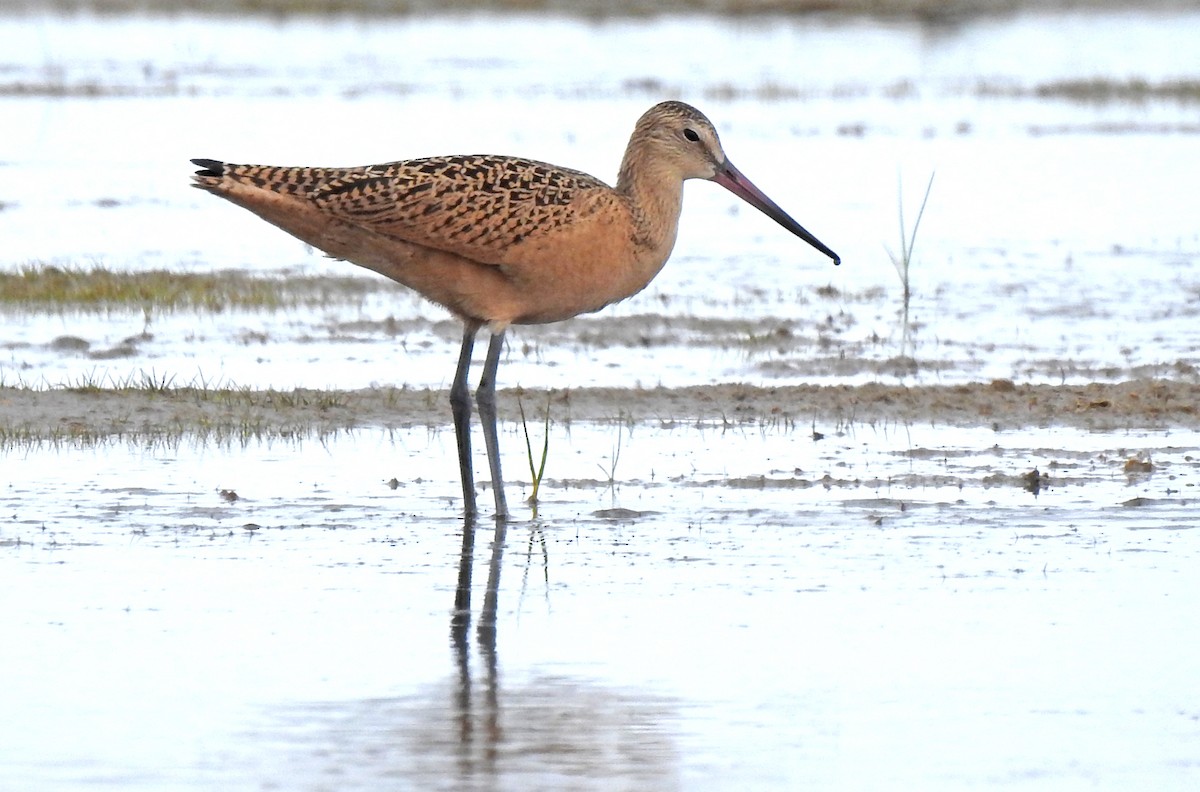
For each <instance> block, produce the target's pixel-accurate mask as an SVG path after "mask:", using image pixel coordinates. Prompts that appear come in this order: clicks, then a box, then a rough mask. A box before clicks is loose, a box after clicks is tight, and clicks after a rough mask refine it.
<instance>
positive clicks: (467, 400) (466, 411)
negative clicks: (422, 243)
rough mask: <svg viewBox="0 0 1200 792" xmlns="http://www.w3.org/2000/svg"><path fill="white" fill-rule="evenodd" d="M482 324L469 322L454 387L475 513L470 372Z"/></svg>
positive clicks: (469, 503) (461, 456) (461, 464)
mask: <svg viewBox="0 0 1200 792" xmlns="http://www.w3.org/2000/svg"><path fill="white" fill-rule="evenodd" d="M479 327H480V326H479V324H477V323H475V322H468V323H467V327H466V330H464V331H463V341H462V350H461V351H460V352H459V353H458V368H457V369H456V370H455V372H454V383H453V384H452V385H451V386H450V410H451V412H452V413H453V414H454V434H455V436H456V437H457V438H458V472H459V474H460V475H461V477H462V488H463V512H464V514H465V515H466V517H468V518H472V517H474V516H475V513H476V512H475V474H474V472H473V471H472V467H471V389H470V386H468V385H467V375H468V374H469V373H470V370H471V350H472V349H474V348H475V334H476V333H477V332H479Z"/></svg>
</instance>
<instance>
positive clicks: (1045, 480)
mask: <svg viewBox="0 0 1200 792" xmlns="http://www.w3.org/2000/svg"><path fill="white" fill-rule="evenodd" d="M1021 480H1022V481H1023V482H1025V489H1026V490H1028V491H1029V492H1032V493H1033V494H1034V495H1037V494H1038V493H1039V492H1041V491H1042V490H1043V489H1045V488H1047V487H1049V486H1050V477H1049V476H1047V475H1046V474H1045V473H1042V472H1041V471H1039V470H1038V469H1037V468H1034V469H1033V470H1031V471H1029V472H1028V473H1026V474H1025V475H1024V476H1022V477H1021Z"/></svg>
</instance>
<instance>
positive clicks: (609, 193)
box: [192, 102, 840, 519]
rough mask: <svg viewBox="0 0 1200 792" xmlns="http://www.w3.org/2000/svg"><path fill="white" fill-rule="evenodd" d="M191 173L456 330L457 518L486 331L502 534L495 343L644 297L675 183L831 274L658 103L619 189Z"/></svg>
mask: <svg viewBox="0 0 1200 792" xmlns="http://www.w3.org/2000/svg"><path fill="white" fill-rule="evenodd" d="M192 162H193V163H194V164H195V165H197V166H199V167H200V170H198V171H196V173H195V175H194V176H193V177H192V178H193V180H194V184H193V186H194V187H199V188H200V189H203V190H207V191H208V192H211V193H213V194H214V195H218V196H220V197H222V198H225V199H226V200H228V201H232V202H233V203H235V204H237V205H238V206H241V207H243V208H245V209H249V210H250V211H251V212H253V213H254V214H256V215H258V216H259V217H261V218H262V219H264V220H266V221H267V222H269V223H273V224H274V225H277V226H279V227H280V228H282V229H283V230H284V231H287V232H288V233H289V234H291V235H292V236H295V237H298V238H299V239H302V240H303V241H305V242H307V243H308V244H310V245H312V246H313V247H315V248H318V249H320V250H322V251H324V252H325V253H328V254H329V255H330V256H332V257H334V258H339V259H345V260H346V261H349V262H352V263H354V264H357V265H359V266H361V267H366V268H367V269H370V270H374V271H375V272H378V273H380V274H381V275H385V276H387V277H388V278H391V279H392V280H394V281H397V282H399V283H401V284H403V285H405V286H407V287H409V288H410V289H414V290H415V291H417V292H419V293H420V294H422V295H424V296H425V297H426V298H428V299H429V300H432V301H433V302H435V303H437V304H439V305H442V306H444V307H445V308H447V309H448V310H449V311H450V312H451V313H453V314H454V315H455V316H457V317H458V318H459V319H461V320H462V322H463V324H464V325H465V330H464V332H463V340H462V349H461V351H460V352H459V357H458V368H457V370H456V371H455V374H454V382H453V384H452V385H451V387H450V405H451V410H452V412H453V415H454V429H455V433H456V435H457V439H458V462H459V468H460V472H461V474H462V487H463V502H464V508H465V511H466V516H467V517H473V516H474V515H475V513H476V506H475V483H474V474H473V472H472V465H471V435H470V427H471V394H470V390H469V386H468V383H467V376H468V370H469V368H470V365H471V352H472V349H473V347H474V343H475V336H476V334H477V333H478V332H479V330H480V329H481V328H483V327H484V326H485V325H486V326H487V328H488V330H489V331H490V332H491V342H490V343H489V345H488V350H487V357H486V360H485V363H484V366H483V375H482V377H481V378H480V382H479V388H478V390H477V391H476V392H475V399H476V402H477V404H478V407H479V419H480V423H482V424H483V439H484V444H485V445H486V447H487V455H488V465H489V467H490V469H491V475H492V490H493V492H494V493H495V498H496V518H497V519H504V518H506V517H507V514H508V507H507V504H506V501H505V498H504V482H503V479H502V477H501V475H500V451H499V446H498V442H497V435H496V368H497V366H498V365H499V363H500V352H501V349H502V348H503V344H504V332H505V329H506V328H507V327H508V326H509V325H514V324H518V325H519V324H541V323H546V322H557V321H560V320H563V319H569V318H571V317H573V316H577V315H579V314H582V313H590V312H592V311H598V310H600V309H601V308H603V307H604V306H606V305H609V304H610V303H614V302H617V301H618V300H623V299H625V298H626V297H630V296H632V295H634V294H637V293H638V292H639V291H641V290H642V289H644V288H645V287H646V285H647V284H648V283H649V282H650V281H651V279H652V278H654V276H655V275H657V274H658V272H659V270H661V269H662V267H663V264H665V263H666V261H667V257H668V256H669V255H670V253H671V248H672V247H673V246H674V244H675V235H676V232H677V230H678V226H679V212H680V209H681V207H682V201H683V182H684V181H685V180H687V179H709V180H711V181H715V182H716V183H717V184H720V185H721V186H722V187H725V188H726V189H727V190H729V191H730V192H732V193H733V194H734V195H737V196H738V197H739V198H742V199H743V200H745V201H747V202H748V203H750V204H751V205H752V206H754V207H756V208H757V209H759V210H760V211H762V212H763V213H765V214H766V215H767V216H768V217H770V218H771V219H773V220H775V221H776V222H778V223H779V224H780V225H781V226H783V227H784V228H786V229H787V230H788V231H791V232H792V233H793V234H795V235H796V236H798V237H800V238H801V239H803V240H804V241H805V242H807V243H808V244H810V245H812V246H813V247H814V248H816V249H817V250H819V251H821V252H822V253H824V254H825V255H826V256H829V257H830V258H831V259H833V263H834V264H838V263H840V259H839V258H838V255H837V254H836V253H834V252H833V251H832V250H830V249H829V248H828V247H826V246H825V245H824V244H822V243H821V242H820V240H818V239H817V238H816V237H815V236H813V235H812V234H810V233H809V232H808V231H806V230H805V229H804V228H803V227H802V226H801V225H800V224H799V223H797V222H796V221H795V220H793V219H792V218H791V217H789V216H788V215H787V213H786V212H784V211H783V210H782V209H780V208H779V206H778V205H776V204H775V202H774V201H772V200H771V199H770V198H768V197H767V196H766V195H764V194H763V193H762V191H760V190H759V189H758V188H757V187H755V186H754V185H753V184H752V183H751V182H750V181H749V180H748V179H747V178H746V177H745V176H743V175H742V174H741V172H739V171H738V170H737V168H735V167H733V164H732V163H731V162H730V161H729V159H728V158H727V157H726V156H725V152H724V151H723V150H722V148H721V142H720V140H719V139H718V138H717V132H716V130H715V129H714V128H713V125H712V123H711V122H710V121H709V120H708V119H707V118H705V116H704V114H703V113H701V112H700V111H699V110H697V109H695V108H694V107H691V106H690V105H686V104H684V103H682V102H662V103H661V104H657V105H655V106H654V107H652V108H650V109H649V110H648V111H646V113H645V114H644V115H642V117H641V118H640V119H638V122H637V124H636V125H635V127H634V130H633V135H632V136H631V137H630V139H629V145H628V146H627V147H626V148H625V156H624V158H623V159H622V160H621V169H620V171H619V172H618V175H617V185H616V187H610V186H608V185H607V184H605V183H604V182H602V181H600V180H599V179H596V178H594V177H592V176H589V175H587V174H586V173H580V172H579V171H574V170H570V169H567V168H560V167H557V166H555V165H548V164H546V163H544V162H535V161H532V160H527V159H520V158H517V157H500V156H492V155H473V156H453V157H431V158H428V159H414V160H401V161H399V162H389V163H385V164H382V165H369V166H365V167H360V168H284V167H273V166H267V165H232V164H229V163H225V162H220V161H218V160H210V159H194V160H192Z"/></svg>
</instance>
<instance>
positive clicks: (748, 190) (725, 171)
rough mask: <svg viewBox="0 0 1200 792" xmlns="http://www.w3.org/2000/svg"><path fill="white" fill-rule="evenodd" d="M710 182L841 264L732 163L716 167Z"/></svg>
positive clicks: (819, 241) (830, 251)
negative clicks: (713, 182)
mask: <svg viewBox="0 0 1200 792" xmlns="http://www.w3.org/2000/svg"><path fill="white" fill-rule="evenodd" d="M712 180H713V181H715V182H716V183H717V184H719V185H721V186H722V187H724V188H725V189H726V190H729V191H730V192H731V193H733V194H734V195H736V196H737V197H738V198H741V199H742V200H743V201H745V202H746V203H748V204H750V205H751V206H753V207H754V208H756V209H758V210H759V211H760V212H762V213H763V214H765V215H766V216H767V217H769V218H771V219H772V220H774V221H775V222H776V223H779V225H781V226H783V227H784V228H786V229H787V230H788V231H791V232H792V233H793V234H795V235H796V236H798V237H800V238H801V239H803V240H804V241H805V242H807V243H808V244H810V245H812V246H813V247H815V248H816V249H817V250H819V251H821V252H822V253H824V254H825V255H826V256H829V258H831V259H833V263H834V264H841V263H842V257H841V256H839V255H838V254H837V253H834V252H833V251H832V250H830V249H829V248H828V247H826V245H825V243H823V242H822V241H821V240H819V239H817V238H816V237H815V236H813V235H812V234H810V233H808V231H807V230H805V228H804V226H802V225H800V224H799V223H797V222H796V221H795V220H793V219H792V218H791V217H790V216H789V215H788V213H787V212H785V211H783V210H782V209H780V208H779V204H777V203H775V202H774V201H772V200H771V199H770V198H768V197H767V196H766V195H765V194H764V193H763V191H762V190H760V189H758V188H757V187H755V186H754V184H753V183H752V182H751V181H750V180H749V179H747V178H746V177H745V176H743V175H742V172H741V171H739V170H738V169H737V168H735V167H733V163H732V162H730V161H729V160H725V163H724V164H723V165H719V166H717V172H716V174H714V175H713V177H712Z"/></svg>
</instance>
